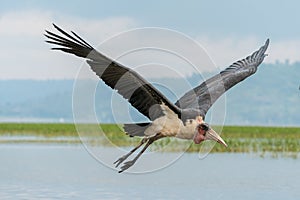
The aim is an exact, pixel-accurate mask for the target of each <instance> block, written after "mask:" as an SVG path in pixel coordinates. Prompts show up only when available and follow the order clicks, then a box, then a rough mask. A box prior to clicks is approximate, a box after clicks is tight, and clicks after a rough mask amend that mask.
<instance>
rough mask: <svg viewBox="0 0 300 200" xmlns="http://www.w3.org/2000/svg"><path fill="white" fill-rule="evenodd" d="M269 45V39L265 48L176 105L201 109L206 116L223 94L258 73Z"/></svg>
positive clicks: (199, 87)
mask: <svg viewBox="0 0 300 200" xmlns="http://www.w3.org/2000/svg"><path fill="white" fill-rule="evenodd" d="M268 45H269V39H267V41H266V43H265V45H264V46H262V47H261V48H260V49H259V50H257V51H255V52H254V53H252V55H250V56H248V57H247V58H245V59H242V60H239V61H237V62H235V63H233V64H232V65H230V66H229V67H228V68H226V69H225V70H223V71H222V72H220V73H219V74H217V75H215V76H213V77H211V78H210V79H208V80H206V81H205V82H203V83H201V85H199V86H198V87H195V88H194V89H192V90H190V91H189V92H187V93H186V94H184V95H183V96H182V97H181V98H180V99H179V100H178V101H177V102H176V103H175V105H177V106H178V107H180V108H182V109H184V108H196V109H200V110H201V111H202V112H201V113H205V114H206V113H207V111H208V110H209V108H210V107H211V106H212V105H213V104H214V102H215V101H216V100H217V99H218V98H219V97H220V96H221V95H222V94H223V93H225V92H226V91H227V90H228V89H230V88H231V87H232V86H234V85H236V84H237V83H239V82H241V81H243V80H244V79H245V78H247V77H249V76H251V75H252V74H254V73H255V72H256V70H257V67H258V66H259V65H260V64H261V63H262V61H263V60H264V58H265V56H266V54H265V52H266V50H267V48H268Z"/></svg>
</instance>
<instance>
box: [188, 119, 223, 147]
mask: <svg viewBox="0 0 300 200" xmlns="http://www.w3.org/2000/svg"><path fill="white" fill-rule="evenodd" d="M204 140H214V141H216V142H218V143H220V144H223V145H224V146H225V147H227V144H226V143H225V142H224V140H223V139H222V138H221V137H220V136H219V135H218V134H217V133H216V132H215V131H214V130H213V129H212V128H211V127H209V125H208V124H207V123H205V122H202V123H200V124H199V125H198V126H197V127H196V130H195V135H194V142H195V144H199V143H201V142H203V141H204Z"/></svg>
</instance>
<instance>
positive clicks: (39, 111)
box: [0, 63, 300, 126]
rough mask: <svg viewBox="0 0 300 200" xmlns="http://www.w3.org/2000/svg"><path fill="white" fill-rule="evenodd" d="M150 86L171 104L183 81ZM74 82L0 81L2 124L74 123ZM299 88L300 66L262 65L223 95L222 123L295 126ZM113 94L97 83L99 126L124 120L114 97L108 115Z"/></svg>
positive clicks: (194, 79) (134, 116)
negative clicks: (103, 123)
mask: <svg viewBox="0 0 300 200" xmlns="http://www.w3.org/2000/svg"><path fill="white" fill-rule="evenodd" d="M212 74H215V73H212ZM210 75H211V74H203V76H204V77H209V76H210ZM187 79H188V82H189V83H190V84H191V85H192V86H197V85H198V84H199V83H200V82H201V81H202V78H201V76H199V75H196V74H194V75H193V76H191V77H188V78H187ZM151 82H154V83H155V85H156V86H157V87H158V88H159V89H160V90H161V91H162V92H163V93H164V94H166V95H167V96H168V97H169V98H170V99H171V100H172V101H173V102H174V101H175V100H176V99H177V97H176V95H174V94H173V93H174V92H175V93H176V94H177V96H180V95H182V94H183V93H184V92H185V90H186V85H187V82H186V81H185V80H183V79H171V78H163V79H152V80H151ZM73 83H74V81H73V80H47V81H34V80H0V94H1V99H0V121H45V122H59V121H60V122H63V121H65V122H72V121H73V113H72V92H73ZM299 85H300V63H295V64H288V63H276V64H262V65H261V66H260V67H259V69H258V72H257V73H256V74H255V75H254V76H251V77H250V78H248V79H247V80H245V81H244V82H242V83H240V84H238V85H237V86H235V87H234V88H232V89H231V90H229V91H228V92H227V93H226V119H225V124H230V125H280V126H282V125H287V126H299V125H300V114H299V113H300V91H299ZM168 88H171V90H168ZM112 94H113V93H112V91H111V90H110V88H108V87H107V86H105V85H104V84H103V83H99V86H98V88H97V90H96V96H95V100H96V103H95V107H96V115H97V117H98V119H99V121H100V122H105V123H108V122H115V120H117V121H118V122H122V121H126V119H127V118H126V117H124V118H123V114H122V109H123V107H124V105H125V107H126V105H127V103H126V101H124V100H123V99H122V98H121V97H116V96H118V95H113V97H114V98H113V107H114V108H115V109H114V112H115V113H117V115H118V116H117V117H115V116H114V115H113V114H112V111H111V97H112ZM82 109H84V108H82ZM118 112H119V113H118ZM130 113H131V115H130V116H131V117H132V119H133V120H140V121H143V120H145V118H143V117H142V116H141V115H139V114H138V113H137V112H136V111H135V110H134V109H132V110H130ZM87 119H88V117H87ZM87 121H88V120H87Z"/></svg>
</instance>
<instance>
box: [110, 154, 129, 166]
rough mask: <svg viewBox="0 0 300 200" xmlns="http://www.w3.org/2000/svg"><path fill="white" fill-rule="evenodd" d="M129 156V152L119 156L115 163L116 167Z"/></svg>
mask: <svg viewBox="0 0 300 200" xmlns="http://www.w3.org/2000/svg"><path fill="white" fill-rule="evenodd" d="M128 157H129V155H128V154H126V155H124V156H122V157H121V158H119V159H118V160H116V161H115V162H114V165H116V167H118V166H119V165H120V164H121V163H122V162H124V160H126V159H127V158H128Z"/></svg>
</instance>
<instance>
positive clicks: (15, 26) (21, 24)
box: [0, 11, 136, 79]
mask: <svg viewBox="0 0 300 200" xmlns="http://www.w3.org/2000/svg"><path fill="white" fill-rule="evenodd" d="M53 22H55V23H56V24H57V25H59V26H61V27H64V28H65V29H66V30H76V32H78V33H80V35H83V36H85V37H86V38H89V41H93V40H94V41H97V42H99V41H102V40H104V39H106V38H107V37H109V36H111V35H114V34H117V33H119V32H120V31H124V30H128V29H130V28H132V27H134V26H136V22H135V20H133V19H130V18H128V17H114V18H106V19H93V20H90V19H82V18H78V17H71V16H62V15H59V17H58V15H56V14H55V13H52V12H47V11H46V12H44V11H43V12H40V11H26V12H9V13H4V14H2V15H0V27H1V28H0V44H1V47H0V61H1V62H0V79H73V78H75V77H76V74H77V73H78V70H79V68H80V66H81V64H82V61H81V60H79V59H75V58H74V57H72V56H66V55H63V54H62V53H58V52H53V51H50V46H49V44H46V43H45V42H44V41H45V39H46V38H45V37H44V36H43V34H44V31H45V29H47V30H54V28H53V27H52V23H53ZM70 24H71V25H72V26H73V27H70ZM87 71H88V70H87ZM87 73H88V72H87Z"/></svg>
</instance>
